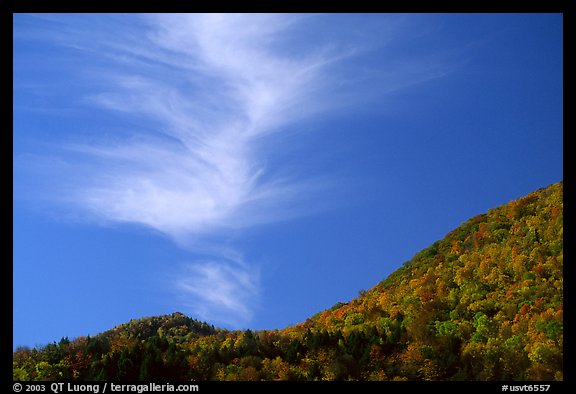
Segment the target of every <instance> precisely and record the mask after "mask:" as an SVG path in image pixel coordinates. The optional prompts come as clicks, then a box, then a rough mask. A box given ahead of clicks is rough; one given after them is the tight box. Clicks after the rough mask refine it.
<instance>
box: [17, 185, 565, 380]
mask: <svg viewBox="0 0 576 394" xmlns="http://www.w3.org/2000/svg"><path fill="white" fill-rule="evenodd" d="M562 187H563V184H562V182H560V183H557V184H554V185H551V186H549V187H547V188H544V189H540V190H538V191H536V192H534V193H531V194H529V195H527V196H525V197H523V198H520V199H518V200H516V201H513V202H511V203H508V204H505V205H503V206H501V207H499V208H495V209H492V210H490V211H488V212H487V213H486V214H482V215H479V216H476V217H474V218H472V219H470V220H468V221H467V222H466V223H464V224H463V225H461V226H460V227H458V228H457V229H455V230H453V231H452V232H450V233H449V234H448V235H446V237H445V238H444V239H442V240H441V241H438V242H435V243H434V244H433V245H432V246H430V247H429V248H427V249H424V250H423V251H421V252H419V253H418V254H416V255H415V256H414V257H413V258H412V259H411V260H410V261H408V262H406V263H405V264H404V266H403V267H402V268H400V269H398V270H397V271H395V272H394V273H393V274H392V275H390V276H389V277H388V278H387V279H385V280H384V281H382V282H380V283H379V284H378V285H376V286H375V287H374V288H372V289H370V290H368V291H366V292H363V293H362V294H361V295H360V297H359V298H357V299H355V300H353V301H351V302H349V303H346V304H344V303H338V304H336V305H335V306H334V307H333V308H331V309H330V310H327V311H324V312H321V313H318V314H317V315H315V316H314V317H312V318H310V319H308V320H307V321H306V322H304V323H301V324H298V325H296V326H294V327H289V328H286V329H284V330H271V331H257V332H253V331H250V330H246V331H227V330H221V329H215V328H214V327H212V326H209V325H207V324H206V323H200V322H198V321H196V320H193V319H190V318H188V317H186V316H184V315H182V314H181V313H174V314H172V315H166V316H160V317H154V318H146V319H141V320H133V321H131V322H130V323H127V324H124V325H121V326H118V327H116V328H114V329H113V330H110V331H107V332H105V333H102V334H100V335H97V336H96V337H93V338H90V337H88V338H85V337H81V338H77V339H75V340H73V341H69V340H68V339H62V340H61V341H60V342H59V343H58V344H57V343H54V344H51V345H48V346H46V347H45V348H43V349H33V350H30V349H20V350H18V351H16V352H15V353H14V356H13V360H14V361H13V374H14V378H15V379H21V380H51V379H79V380H83V379H86V380H92V379H94V380H99V379H109V380H122V379H142V380H148V379H159V378H166V379H178V380H190V379H194V380H341V379H354V380H367V379H370V380H562V378H563V366H562V365H563V276H562V264H563V194H562Z"/></svg>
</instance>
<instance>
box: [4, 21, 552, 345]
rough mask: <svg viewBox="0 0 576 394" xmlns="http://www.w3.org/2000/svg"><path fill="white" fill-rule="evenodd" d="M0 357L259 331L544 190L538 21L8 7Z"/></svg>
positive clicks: (543, 37)
mask: <svg viewBox="0 0 576 394" xmlns="http://www.w3.org/2000/svg"><path fill="white" fill-rule="evenodd" d="M13 64H14V95H13V97H14V114H13V117H14V130H13V141H14V142H13V152H14V156H13V160H14V184H13V187H14V206H13V231H14V243H13V245H14V246H13V251H14V261H13V265H14V280H13V283H14V341H13V345H14V346H19V345H26V346H35V345H41V344H46V343H48V342H52V341H54V340H56V341H57V340H59V339H60V338H61V337H63V336H68V337H70V338H73V337H77V336H80V335H89V334H91V335H93V334H96V333H98V332H101V331H104V330H106V329H109V328H112V327H113V326H115V325H117V324H120V323H122V322H126V321H129V320H130V319H132V318H140V317H144V316H151V315H159V314H166V313H172V312H175V311H181V312H184V313H186V314H188V315H189V316H191V317H195V318H198V319H200V320H206V321H208V322H210V323H213V324H214V325H216V326H221V327H227V328H252V329H272V328H283V327H285V326H287V325H291V324H296V323H299V322H302V321H304V320H305V319H306V318H307V317H310V316H311V315H313V314H314V313H316V312H318V311H321V310H323V309H326V308H329V307H331V306H332V305H333V304H335V303H336V302H338V301H348V300H350V299H352V298H354V297H356V296H357V293H358V291H359V290H361V289H368V288H370V287H372V286H373V285H375V284H376V283H378V282H379V281H380V280H382V279H384V278H385V277H386V276H387V275H388V274H390V273H391V272H393V271H394V270H395V269H397V268H398V267H400V266H401V265H402V263H403V262H404V261H406V260H408V259H410V258H411V257H412V256H413V255H414V254H415V253H416V252H418V251H419V250H421V249H422V248H424V247H426V246H428V245H430V244H431V243H432V242H434V241H436V240H438V239H440V238H442V237H443V236H444V235H445V234H446V233H447V232H448V231H450V230H451V229H453V228H455V227H457V226H458V225H460V224H461V223H462V222H464V221H465V220H467V219H468V218H470V217H472V216H474V215H476V214H479V213H483V212H485V211H486V210H487V209H489V208H492V207H495V206H498V205H501V204H504V203H506V202H508V201H510V200H512V199H515V198H518V197H520V196H522V195H524V194H526V193H528V192H530V191H533V190H535V189H537V188H540V187H544V186H547V185H549V184H551V183H554V182H557V181H560V180H561V179H562V177H563V169H562V163H563V156H562V144H563V140H562V72H563V71H562V16H561V15H559V14H391V15H386V14H331V15H316V14H313V15H306V14H296V15H288V14H282V15H267V14H257V15H249V14H240V15H232V14H226V15H202V14H192V15H184V14H179V15H170V14H161V15H154V14H146V15H137V14H32V15H29V14H15V15H14V63H13Z"/></svg>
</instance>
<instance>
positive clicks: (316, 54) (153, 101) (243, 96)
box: [48, 14, 446, 325]
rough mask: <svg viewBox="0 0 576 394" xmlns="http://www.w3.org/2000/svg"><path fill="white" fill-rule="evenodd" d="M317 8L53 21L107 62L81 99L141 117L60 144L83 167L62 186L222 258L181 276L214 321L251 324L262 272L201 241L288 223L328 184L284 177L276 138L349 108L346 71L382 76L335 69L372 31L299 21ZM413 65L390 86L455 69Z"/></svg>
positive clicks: (81, 202) (394, 70) (92, 204)
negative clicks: (277, 163) (84, 24)
mask: <svg viewBox="0 0 576 394" xmlns="http://www.w3.org/2000/svg"><path fill="white" fill-rule="evenodd" d="M309 18H310V16H302V15H268V14H255V15H253V14H225V15H220V14H193V15H169V14H162V15H148V16H144V17H141V18H140V19H138V20H137V21H136V22H135V21H132V22H133V25H123V24H122V17H118V16H114V17H109V18H104V17H102V18H92V19H91V23H92V24H94V27H95V29H92V30H88V32H87V30H86V29H84V28H82V29H75V28H74V26H73V23H72V24H68V25H67V24H66V21H70V20H71V19H73V18H71V19H69V18H63V17H59V16H54V17H50V18H48V21H49V22H50V23H51V24H55V25H56V28H53V30H52V31H53V34H52V39H53V40H55V41H58V42H59V43H61V44H64V45H66V46H67V47H69V48H74V50H76V51H80V52H81V53H84V54H86V56H89V57H91V58H93V59H98V61H96V62H95V64H94V65H92V66H90V65H88V66H86V67H83V68H82V69H81V70H75V71H76V72H79V73H81V74H82V75H83V76H84V77H85V78H90V80H91V81H92V82H91V86H92V87H93V89H96V87H97V90H96V91H93V92H92V93H91V94H89V95H87V96H86V97H84V100H85V101H84V103H88V104H90V105H92V106H97V107H99V108H104V109H106V110H112V111H116V112H117V113H119V114H121V115H122V117H121V118H122V119H123V120H124V121H126V122H129V121H133V122H132V123H131V124H130V128H127V129H126V130H124V131H123V132H122V133H119V134H113V133H110V132H103V133H102V136H101V138H94V139H93V140H92V141H91V143H86V142H85V141H83V140H82V138H81V137H78V138H77V139H76V140H77V142H75V143H72V142H67V143H65V144H62V146H61V147H62V148H64V150H65V151H64V153H62V154H63V156H64V157H65V158H66V160H67V161H68V162H70V163H74V165H68V166H66V167H65V168H67V170H68V171H67V172H66V173H64V174H63V173H60V174H58V175H59V178H58V180H55V181H54V185H58V188H59V190H65V193H60V195H61V197H60V198H61V200H63V201H65V202H66V203H68V204H70V205H75V206H77V207H79V208H80V209H81V210H83V211H86V212H89V213H90V214H91V215H93V217H94V218H97V219H98V220H99V221H104V222H110V223H115V222H121V223H137V224H141V225H144V226H147V227H149V228H152V229H155V230H157V231H160V232H161V233H163V234H165V235H167V236H169V237H170V238H171V239H173V240H174V241H176V242H177V243H178V244H180V245H182V246H184V247H190V246H192V245H193V246H194V247H195V248H196V249H197V248H198V246H199V245H202V246H203V247H202V248H201V250H200V252H204V253H205V254H207V255H211V256H212V258H207V259H205V260H201V261H198V262H196V263H192V264H190V265H188V266H187V268H186V269H184V270H183V271H182V272H181V273H180V275H179V279H178V280H177V281H176V282H177V288H179V289H180V290H181V291H182V292H183V294H185V295H187V296H188V297H189V300H188V301H187V304H188V305H189V306H190V307H191V308H192V310H193V311H194V312H196V313H197V314H199V315H201V316H202V317H204V318H206V319H209V320H215V321H225V322H227V323H229V324H236V325H237V324H243V323H245V322H246V321H248V320H249V319H250V318H251V316H252V313H253V309H252V308H253V305H254V303H255V302H257V298H258V279H257V278H258V275H257V272H256V271H255V270H254V268H253V267H251V266H250V265H249V264H246V263H244V262H238V261H240V260H239V259H225V258H223V257H222V252H221V251H219V247H218V246H215V245H213V244H209V243H206V242H203V239H204V238H206V237H207V236H210V237H212V238H211V239H214V238H213V237H214V235H216V236H218V235H220V236H222V235H224V237H225V236H226V234H228V232H229V231H230V230H237V229H241V228H247V227H252V226H255V225H258V224H262V223H267V222H274V221H278V220H282V219H284V218H285V217H287V216H290V215H291V214H292V213H294V212H296V211H298V209H299V205H298V202H299V201H302V200H304V198H303V197H304V196H307V195H310V194H312V193H313V192H316V191H318V189H321V188H322V185H323V184H322V182H320V181H318V180H317V179H312V177H309V176H308V177H305V178H304V179H302V178H299V179H298V180H297V181H296V180H295V179H294V178H293V177H289V176H286V175H284V176H281V175H280V173H283V174H286V173H287V172H286V171H284V172H281V171H278V169H277V168H275V167H274V166H273V165H271V164H270V161H271V160H270V158H273V156H274V153H275V152H279V151H281V150H283V149H285V148H286V147H285V146H280V145H278V144H277V143H275V139H274V137H275V135H276V133H279V132H285V131H286V130H287V129H288V128H287V127H286V126H289V125H292V124H294V123H295V122H298V121H301V120H303V119H306V118H307V117H310V116H312V115H315V114H317V113H319V112H322V111H325V110H327V109H330V108H335V107H336V106H342V105H344V104H346V105H347V104H348V103H345V101H344V100H338V99H335V95H334V93H335V92H336V91H337V89H338V88H340V89H342V88H343V87H344V88H346V87H347V86H348V87H349V85H347V82H346V81H347V80H356V81H360V80H361V79H362V78H365V79H366V78H368V79H370V78H371V79H372V80H374V74H373V73H372V72H369V73H367V74H369V75H368V76H366V75H364V76H362V73H361V72H358V73H357V74H354V72H345V73H343V72H342V70H341V69H340V71H339V72H340V74H336V71H334V70H336V69H337V67H336V68H334V66H335V65H338V64H339V62H340V61H341V60H343V59H346V58H348V57H350V56H351V55H352V54H355V53H357V52H358V51H359V48H364V49H366V47H367V44H366V43H365V42H367V41H370V40H371V39H373V38H374V37H375V36H374V37H371V36H366V35H364V36H362V35H357V38H358V40H357V41H356V42H352V41H354V40H352V41H351V40H350V39H349V38H346V40H342V41H343V42H345V44H338V43H337V42H335V40H334V39H327V38H329V37H332V35H331V34H332V33H334V36H336V37H340V38H343V37H344V36H345V35H344V34H343V33H342V32H341V31H340V32H339V31H338V26H332V27H331V28H330V29H328V30H329V31H330V32H332V33H331V34H329V35H326V31H324V32H322V34H320V35H319V36H318V37H315V36H314V33H313V32H306V31H304V30H305V29H304V30H302V29H300V26H301V25H302V24H306V23H308V26H310V25H309V23H310V20H309ZM131 26H133V28H132V27H131ZM374 26H376V24H372V25H371V29H372V30H371V31H370V32H369V33H368V34H373V33H374V32H375V30H374ZM96 27H97V28H96ZM320 30H322V29H320ZM361 30H362V29H360V30H359V29H358V26H354V29H350V30H349V31H350V32H352V31H354V32H355V34H358V31H361ZM385 30H386V29H384V30H382V29H380V32H383V31H385ZM114 32H121V34H114ZM389 33H390V32H389V31H387V30H386V34H388V35H389ZM294 37H297V38H296V39H294ZM387 39H388V38H387ZM375 40H376V41H378V40H380V41H383V42H384V41H386V40H382V39H381V38H378V39H375ZM360 42H362V44H359V43H360ZM360 52H361V51H360ZM103 59H104V60H103ZM410 65H411V66H410V67H408V70H409V71H408V72H402V71H401V69H402V68H404V69H406V66H407V65H406V64H403V65H400V66H398V67H396V66H393V67H391V68H389V69H385V70H380V78H381V80H380V82H381V83H382V89H383V91H386V92H387V91H392V90H395V89H398V88H401V87H402V86H408V85H410V84H413V83H419V82H421V81H424V80H426V79H430V78H435V77H437V76H438V75H441V74H442V72H443V70H445V69H446V68H445V67H444V66H442V62H434V63H433V64H428V65H427V66H426V67H421V66H417V62H411V63H410ZM356 71H358V70H356ZM336 75H339V76H340V79H338V78H336ZM342 77H344V78H342ZM94 80H96V81H99V82H98V83H95V82H93V81H94ZM334 87H336V90H335V88H334ZM344 90H345V89H344ZM347 93H348V92H347ZM342 97H346V96H342ZM342 97H341V98H342ZM347 97H348V98H352V97H357V96H354V94H350V95H348V96H347ZM353 101H355V100H353ZM60 168H64V167H63V166H60ZM312 185H314V186H312ZM306 201H307V202H309V201H310V200H309V198H306Z"/></svg>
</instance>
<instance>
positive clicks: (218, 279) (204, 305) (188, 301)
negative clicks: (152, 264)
mask: <svg viewBox="0 0 576 394" xmlns="http://www.w3.org/2000/svg"><path fill="white" fill-rule="evenodd" d="M259 288H260V274H259V272H258V270H257V269H255V268H254V267H252V266H249V265H247V264H244V263H241V262H236V261H224V260H220V261H217V260H208V261H202V262H197V263H193V264H188V265H186V266H185V267H184V269H183V271H182V273H181V276H180V277H179V278H178V279H176V289H177V290H178V292H179V293H178V296H179V297H181V299H182V303H183V305H184V306H185V307H187V308H189V309H191V310H193V311H195V313H196V314H197V315H198V317H199V318H201V319H205V320H207V321H211V322H215V323H217V324H225V325H227V326H232V327H243V326H244V325H245V324H247V323H248V322H249V321H250V320H251V319H252V317H253V314H254V307H255V306H256V305H257V304H258V298H259Z"/></svg>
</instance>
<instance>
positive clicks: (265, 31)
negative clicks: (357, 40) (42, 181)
mask: <svg viewBox="0 0 576 394" xmlns="http://www.w3.org/2000/svg"><path fill="white" fill-rule="evenodd" d="M292 19H295V18H293V17H292V18H282V17H281V16H278V15H161V16H154V17H150V18H149V20H148V21H149V23H150V31H149V32H148V34H147V37H148V41H147V45H146V47H147V48H148V49H147V52H146V54H145V56H147V57H149V58H155V59H164V64H163V66H162V67H161V70H162V71H164V72H167V73H172V74H173V75H176V76H178V77H177V78H173V79H172V80H170V79H167V78H165V77H159V75H158V74H155V75H153V76H147V75H138V76H135V75H131V76H126V75H121V76H116V78H115V79H116V80H115V87H116V89H115V90H114V91H112V92H103V93H99V94H97V95H94V96H92V97H91V100H92V102H94V103H96V104H98V105H101V106H104V107H106V108H108V109H113V110H116V111H122V112H125V113H128V114H132V115H135V116H139V117H144V118H148V119H150V120H151V121H154V122H155V124H156V125H157V128H156V129H155V130H154V133H152V134H150V133H148V134H146V135H143V134H140V135H137V136H132V137H131V138H130V140H123V141H120V142H119V143H117V144H114V145H112V144H106V145H101V146H99V147H94V146H92V147H90V148H87V147H83V146H69V148H70V149H72V150H75V151H76V152H82V153H85V154H89V155H91V156H92V157H93V159H95V160H96V162H97V166H98V167H97V171H96V173H97V174H98V176H96V177H93V178H92V180H91V182H90V184H89V185H85V186H84V187H82V188H80V189H78V190H76V192H75V193H74V195H73V201H75V202H76V203H78V204H80V205H81V206H83V207H84V208H87V209H88V210H90V211H92V212H93V213H95V214H97V215H98V216H100V217H103V218H105V219H108V220H111V221H119V222H132V223H140V224H143V225H146V226H149V227H152V228H155V229H157V230H159V231H161V232H163V233H165V234H167V235H169V236H171V237H172V238H174V239H175V240H177V241H178V242H181V243H183V242H186V240H190V239H191V238H193V237H195V236H200V235H202V234H206V233H210V232H212V231H221V230H223V229H227V228H228V229H230V228H232V229H235V228H239V227H250V226H252V225H254V224H256V223H262V222H267V221H274V220H277V215H276V214H275V213H274V209H270V208H278V206H277V205H276V203H277V202H278V201H280V200H281V199H285V198H286V197H288V196H290V195H291V194H293V192H294V191H295V190H296V189H297V185H291V184H290V182H289V181H288V180H287V179H279V178H278V177H276V178H274V177H268V178H267V179H268V180H266V181H265V180H264V178H265V177H264V175H265V174H268V170H269V169H268V168H266V164H265V163H264V160H263V155H262V151H263V148H265V147H269V146H270V144H269V143H267V142H266V141H263V138H265V137H266V136H268V135H269V134H271V133H273V132H277V131H278V130H280V128H281V126H283V125H285V124H286V123H288V122H294V121H296V120H298V118H301V117H303V116H306V115H309V113H307V112H310V111H315V110H317V109H318V106H317V105H316V106H315V105H313V104H312V98H313V97H314V95H315V91H316V89H318V88H319V82H320V81H321V79H322V75H321V70H322V68H323V66H324V65H325V64H327V63H329V62H330V58H329V57H327V56H326V55H323V56H321V55H319V54H318V53H314V54H313V55H309V56H308V57H300V58H298V59H294V58H290V57H284V56H281V55H278V54H275V53H274V52H273V50H272V49H271V46H272V44H273V42H274V39H275V38H276V37H277V36H279V35H280V33H281V32H283V31H284V30H285V29H287V28H289V26H290V24H291V23H293V22H294V21H292ZM140 51H141V53H144V50H143V49H140ZM170 59H173V60H172V63H168V65H167V66H166V63H167V62H170ZM174 59H177V60H174ZM314 107H316V108H314ZM303 108H307V110H303ZM271 178H272V179H271ZM256 207H258V209H256ZM267 208H268V209H267Z"/></svg>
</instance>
